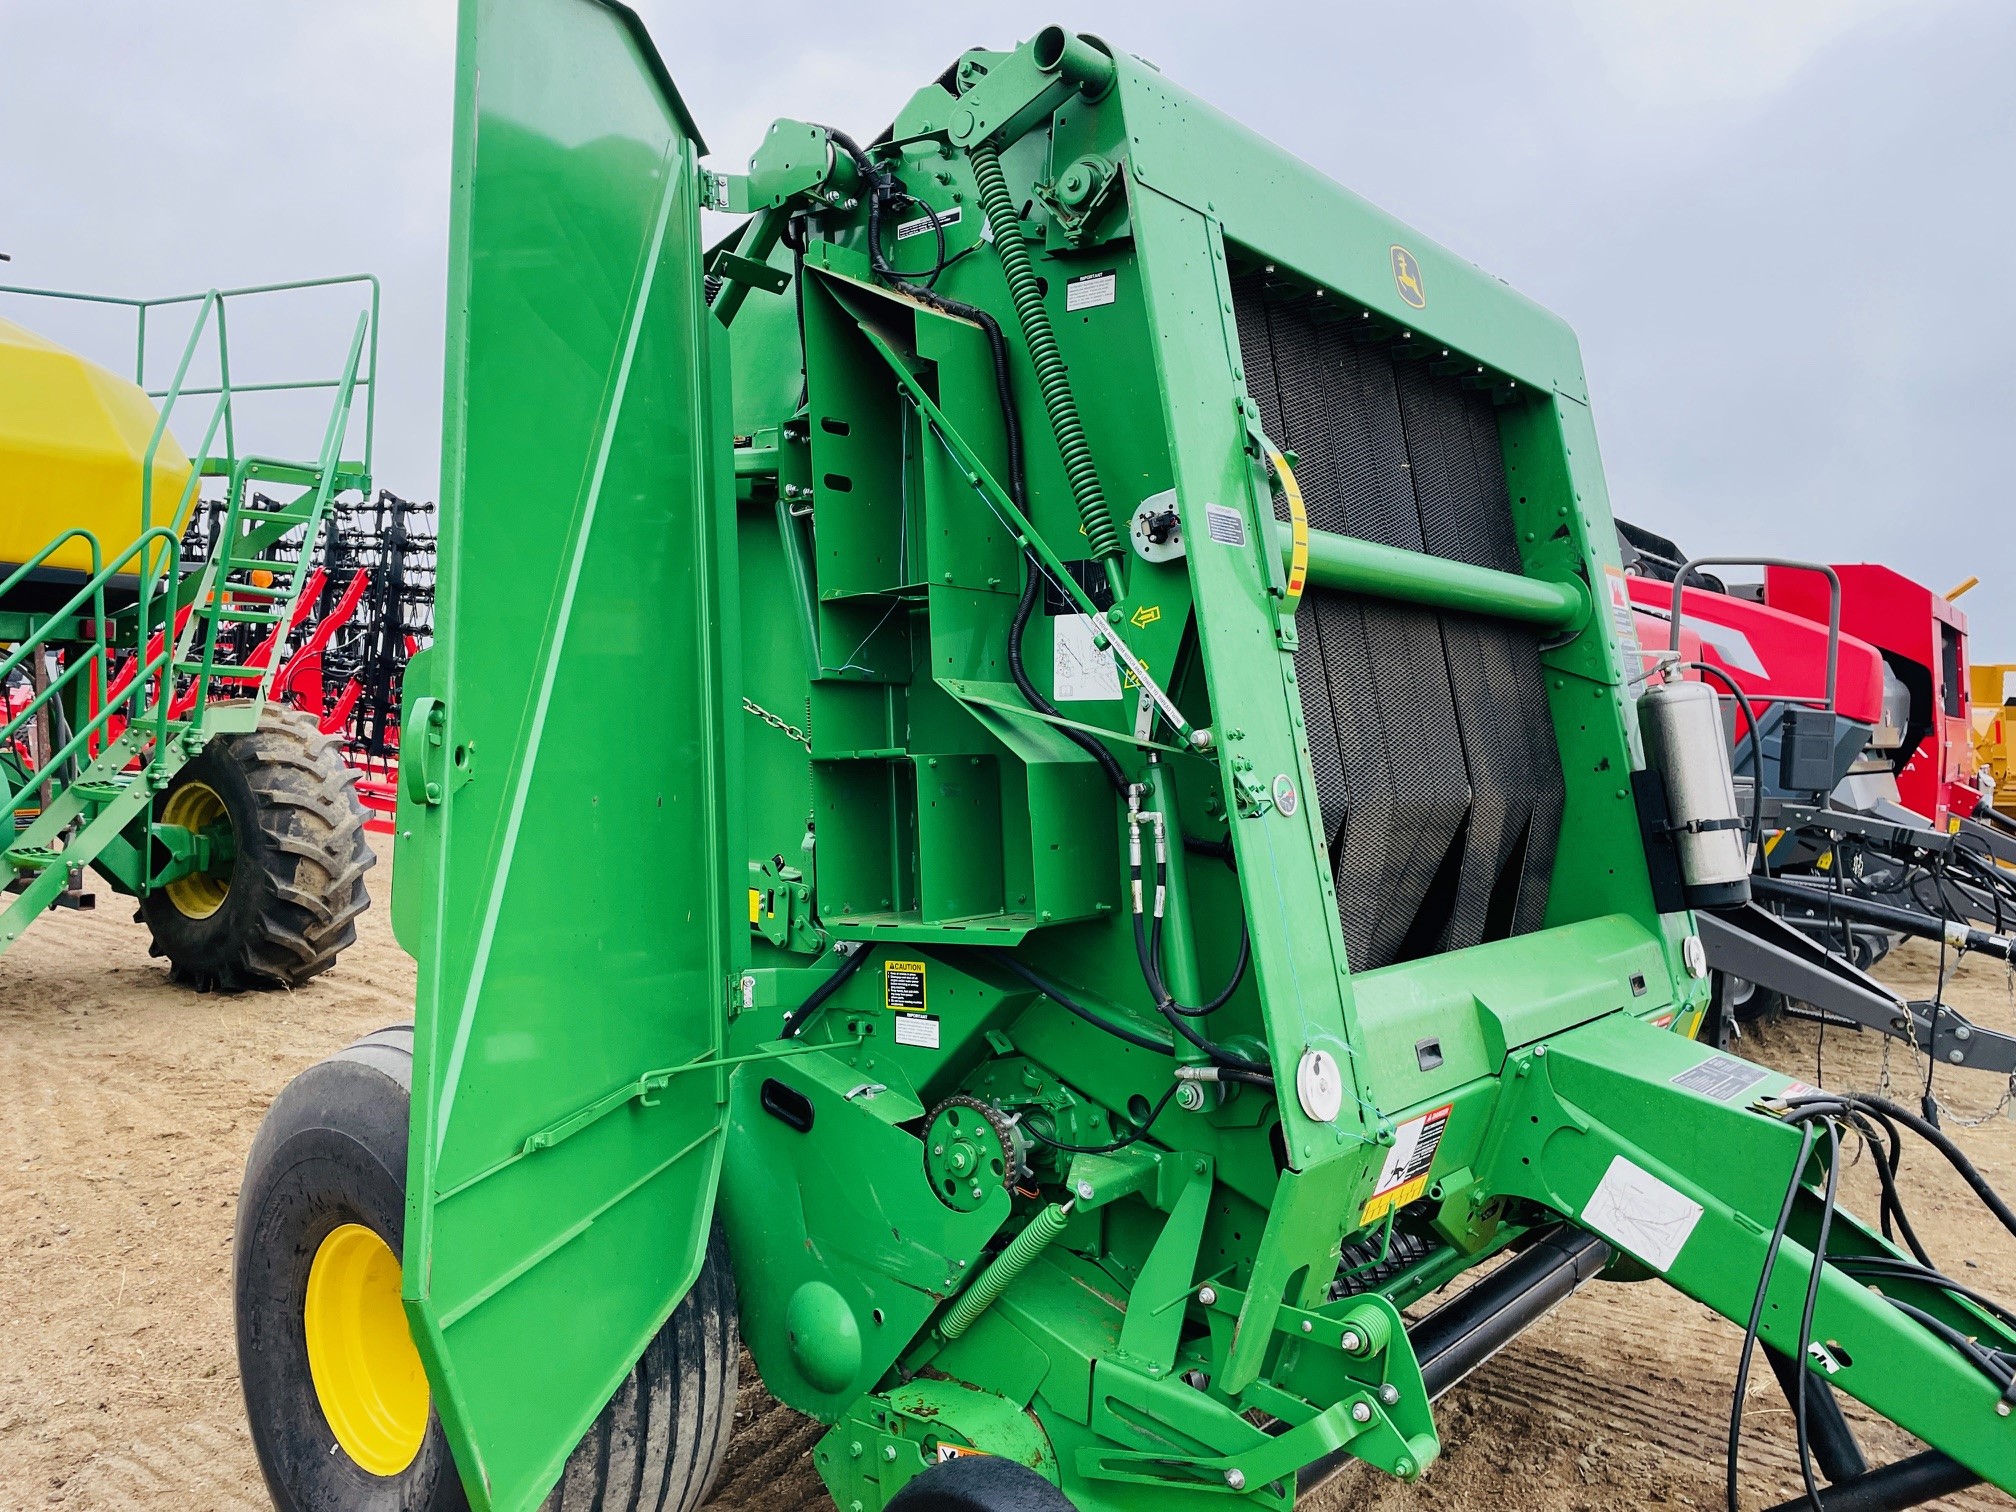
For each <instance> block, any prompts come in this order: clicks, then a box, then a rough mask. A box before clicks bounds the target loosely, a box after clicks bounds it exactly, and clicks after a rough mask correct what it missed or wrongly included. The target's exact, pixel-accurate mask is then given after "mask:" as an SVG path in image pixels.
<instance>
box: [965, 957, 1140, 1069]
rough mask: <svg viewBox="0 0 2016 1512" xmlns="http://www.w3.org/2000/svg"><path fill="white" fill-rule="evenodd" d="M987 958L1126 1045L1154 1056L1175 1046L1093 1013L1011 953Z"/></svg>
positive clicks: (1061, 1006)
mask: <svg viewBox="0 0 2016 1512" xmlns="http://www.w3.org/2000/svg"><path fill="white" fill-rule="evenodd" d="M990 959H993V960H998V961H999V963H1000V964H1001V965H1003V966H1006V967H1007V968H1008V969H1009V970H1010V971H1012V972H1014V973H1015V975H1017V976H1018V977H1020V978H1022V980H1023V981H1025V982H1027V983H1028V984H1029V985H1030V986H1031V987H1034V988H1035V989H1036V990H1037V991H1038V992H1040V993H1042V994H1043V996H1045V997H1047V998H1049V999H1050V1001H1051V1002H1053V1003H1055V1004H1057V1006H1058V1007H1060V1008H1062V1009H1064V1010H1065V1011H1066V1012H1067V1013H1073V1014H1076V1015H1077V1016H1078V1017H1079V1018H1081V1019H1083V1020H1085V1022H1086V1023H1088V1024H1090V1025H1091V1026H1092V1027H1093V1028H1094V1029H1103V1030H1105V1031H1106V1032H1107V1033H1108V1034H1110V1035H1112V1036H1113V1037H1114V1038H1115V1039H1117V1040H1124V1041H1126V1042H1127V1043H1128V1044H1130V1045H1134V1046H1136V1047H1138V1048H1139V1049H1142V1050H1153V1051H1154V1052H1155V1053H1156V1054H1157V1055H1167V1054H1169V1053H1170V1052H1171V1051H1172V1050H1173V1049H1174V1048H1175V1047H1174V1045H1173V1044H1170V1043H1168V1042H1165V1041H1163V1040H1158V1039H1151V1038H1149V1037H1148V1036H1147V1035H1145V1034H1141V1033H1139V1032H1137V1031H1136V1030H1133V1029H1129V1028H1128V1027H1127V1026H1126V1025H1124V1024H1116V1023H1114V1022H1113V1020H1111V1019H1109V1018H1107V1017H1106V1016H1105V1015H1104V1014H1101V1013H1094V1012H1093V1011H1092V1010H1091V1009H1090V1008H1087V1007H1086V1006H1085V1005H1084V1004H1083V1003H1081V1002H1079V1001H1078V1000H1077V999H1076V998H1075V997H1073V996H1072V995H1071V994H1070V993H1069V992H1066V991H1065V990H1064V989H1063V988H1062V987H1059V986H1058V985H1057V984H1056V983H1055V982H1053V981H1051V980H1050V979H1049V978H1048V977H1045V976H1042V975H1040V974H1039V973H1037V972H1035V971H1033V970H1031V969H1030V968H1029V967H1027V966H1025V965H1023V964H1022V963H1021V962H1020V961H1018V960H1016V959H1015V957H1013V956H1012V955H1008V954H1007V953H1005V952H1001V953H999V954H996V955H992V956H990Z"/></svg>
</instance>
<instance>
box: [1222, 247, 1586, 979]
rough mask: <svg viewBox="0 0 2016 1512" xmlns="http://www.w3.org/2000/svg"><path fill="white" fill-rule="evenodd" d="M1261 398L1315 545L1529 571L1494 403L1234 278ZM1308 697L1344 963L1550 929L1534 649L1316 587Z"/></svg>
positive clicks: (1458, 623)
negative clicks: (1356, 545) (1321, 540)
mask: <svg viewBox="0 0 2016 1512" xmlns="http://www.w3.org/2000/svg"><path fill="white" fill-rule="evenodd" d="M1233 294H1234V301H1235V305H1234V308H1235V311H1236V315H1237V319H1238V325H1239V336H1240V347H1241V355H1242V358H1243V360H1244V367H1245V374H1246V384H1247V389H1248V391H1249V392H1250V393H1251V395H1252V396H1253V399H1254V401H1255V402H1256V403H1257V404H1258V405H1259V407H1260V413H1261V419H1262V425H1263V427H1264V428H1265V430H1266V431H1267V434H1268V435H1269V436H1270V437H1272V438H1273V439H1275V440H1276V441H1277V442H1278V443H1279V444H1281V445H1283V446H1286V447H1288V448H1290V449H1291V450H1293V451H1295V452H1296V453H1297V463H1296V475H1297V477H1298V478H1299V479H1300V481H1301V485H1302V492H1303V495H1304V498H1305V500H1306V503H1307V506H1308V512H1309V523H1310V525H1311V526H1312V527H1314V528H1315V529H1318V530H1328V531H1335V532H1337V533H1339V534H1343V535H1351V536H1357V537H1359V538H1361V539H1366V540H1373V541H1378V542H1380V543H1382V544H1385V545H1390V546H1397V547H1400V548H1402V549H1404V550H1411V551H1426V552H1430V553H1432V554H1435V555H1439V556H1445V557H1450V558H1453V559H1456V560H1460V561H1464V562H1469V563H1472V564H1475V565H1479V566H1487V567H1494V568H1498V569H1500V570H1504V571H1515V572H1516V571H1518V570H1519V565H1520V564H1519V558H1518V552H1517V547H1516V545H1515V543H1514V540H1513V535H1512V519H1511V510H1510V500H1509V498H1508V496H1507V493H1506V488H1505V477H1504V468H1503V463H1502V460H1501V458H1500V456H1499V452H1498V429H1497V421H1496V418H1495V416H1494V415H1493V413H1492V410H1491V405H1490V401H1489V398H1488V396H1487V395H1485V394H1483V393H1481V392H1475V391H1471V390H1466V389H1464V388H1463V387H1462V386H1461V384H1460V381H1459V380H1457V379H1455V378H1446V377H1438V376H1435V375H1432V374H1430V373H1429V372H1428V371H1427V370H1426V368H1425V367H1424V366H1423V365H1421V364H1419V363H1396V362H1395V361H1394V360H1393V358H1392V356H1391V355H1390V354H1389V353H1388V352H1387V351H1385V350H1382V349H1380V348H1378V347H1374V346H1361V345H1360V344H1359V343H1358V342H1356V341H1355V340H1353V339H1352V338H1351V337H1350V336H1349V335H1348V334H1347V328H1346V327H1345V326H1344V325H1343V324H1342V323H1341V322H1324V321H1321V320H1319V319H1318V318H1317V317H1318V316H1319V315H1320V314H1321V313H1322V310H1321V307H1320V306H1319V305H1317V304H1316V302H1315V301H1313V300H1310V299H1307V298H1305V297H1296V296H1287V297H1283V296H1282V295H1281V294H1280V293H1279V292H1278V291H1272V290H1269V289H1267V288H1266V286H1265V281H1264V280H1263V279H1262V278H1260V277H1258V276H1250V277H1246V278H1241V279H1238V280H1235V282H1234V288H1233ZM1304 602H1305V604H1306V606H1307V609H1308V612H1306V613H1304V614H1302V615H1300V616H1299V619H1298V628H1299V629H1301V630H1302V635H1301V649H1300V650H1299V651H1298V652H1297V681H1298V684H1299V686H1300V689H1301V695H1302V705H1303V722H1304V727H1305V731H1306V734H1307V738H1308V742H1309V754H1310V763H1311V766H1312V767H1313V768H1314V771H1315V777H1316V796H1317V802H1318V805H1319V807H1320V809H1321V811H1322V815H1323V822H1324V833H1325V836H1326V838H1327V839H1328V841H1329V845H1330V859H1331V871H1332V876H1333V879H1334V881H1335V885H1336V890H1337V907H1338V914H1339V918H1340V920H1341V922H1342V924H1343V929H1344V938H1345V945H1346V949H1347V951H1348V952H1349V956H1350V960H1351V963H1352V965H1353V967H1354V969H1357V970H1367V969H1370V968H1373V967H1377V966H1384V965H1388V964H1391V963H1392V962H1394V961H1398V960H1408V959H1412V958H1415V957H1417V956H1421V955H1426V954H1430V953H1432V952H1435V951H1439V950H1449V949H1457V948H1460V947H1462V946H1465V945H1472V944H1476V943H1478V942H1479V941H1480V940H1485V939H1495V938H1500V937H1503V936H1504V935H1507V934H1514V933H1520V932H1523V931H1526V930H1530V929H1534V928H1537V927H1538V925H1539V922H1540V919H1541V917H1542V915H1543V913H1544V911H1545V908H1546V890H1547V879H1548V876H1549V874H1550V872H1551V870H1552V867H1553V860H1554V851H1555V846H1556V843H1557V840H1558V835H1559V830H1560V822H1561V806H1562V787H1561V776H1560V757H1559V753H1558V750H1557V748H1556V745H1555V740H1554V732H1553V725H1552V722H1551V719H1550V716H1549V713H1548V708H1547V702H1546V696H1545V688H1544V685H1543V683H1542V681H1541V675H1540V663H1539V653H1538V648H1537V646H1536V643H1535V641H1534V639H1533V635H1532V632H1531V631H1529V630H1524V629H1520V628H1518V627H1515V626H1510V625H1505V624H1502V623H1500V622H1498V621H1494V620H1486V619H1481V618H1476V617H1472V616H1467V615H1458V614H1437V613H1434V612H1432V611H1429V610H1425V609H1415V608H1410V607H1406V606H1402V605H1398V604H1391V603H1386V602H1383V601H1379V600H1373V599H1368V598H1363V597H1360V596H1357V595H1352V594H1345V593H1340V592H1336V591H1332V590H1326V589H1318V588H1312V589H1310V590H1309V591H1308V593H1307V594H1306V596H1305V599H1304Z"/></svg>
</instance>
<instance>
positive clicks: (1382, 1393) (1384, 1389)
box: [1379, 1381, 1400, 1407]
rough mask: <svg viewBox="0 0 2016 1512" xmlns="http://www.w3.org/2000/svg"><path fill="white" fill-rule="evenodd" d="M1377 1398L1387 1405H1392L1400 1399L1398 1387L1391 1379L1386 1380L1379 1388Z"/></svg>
mask: <svg viewBox="0 0 2016 1512" xmlns="http://www.w3.org/2000/svg"><path fill="white" fill-rule="evenodd" d="M1379 1400H1380V1401H1382V1402H1384V1403H1385V1404H1386V1405H1387V1406H1388V1407H1391V1406H1393V1405H1394V1404H1395V1403H1396V1402H1398V1401H1399V1400H1400V1388H1399V1387H1398V1386H1395V1385H1394V1384H1393V1383H1392V1382H1391V1381H1388V1382H1387V1383H1386V1384H1385V1385H1384V1386H1381V1387H1380V1388H1379Z"/></svg>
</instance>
